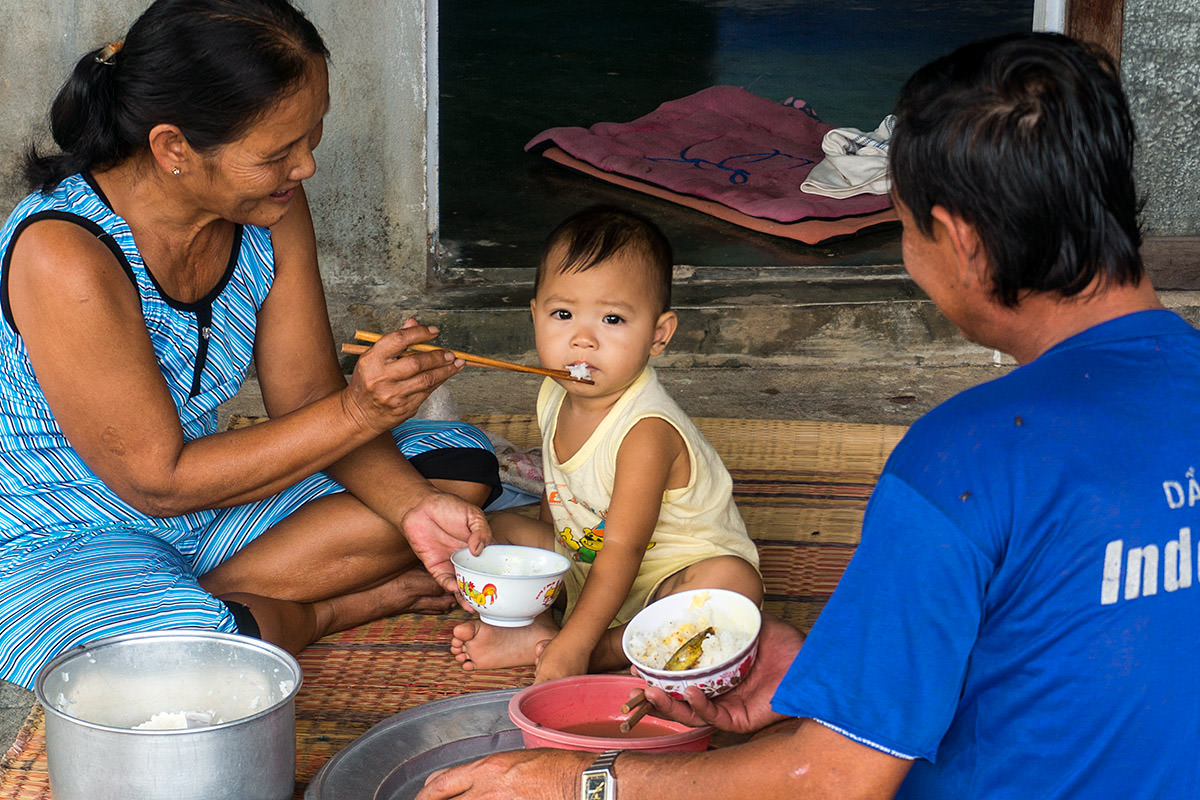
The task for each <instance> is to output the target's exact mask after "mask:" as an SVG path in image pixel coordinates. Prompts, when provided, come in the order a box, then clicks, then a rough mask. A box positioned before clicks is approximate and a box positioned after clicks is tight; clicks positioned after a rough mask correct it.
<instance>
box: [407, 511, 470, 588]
mask: <svg viewBox="0 0 1200 800" xmlns="http://www.w3.org/2000/svg"><path fill="white" fill-rule="evenodd" d="M401 529H402V530H403V531H404V536H405V538H406V539H407V540H408V546H409V547H411V548H412V551H413V553H415V554H416V556H417V558H419V559H421V563H422V564H424V565H425V569H427V570H429V574H430V575H432V576H433V579H434V580H436V581H437V582H438V583H439V584H440V585H441V586H442V588H444V589H445V590H446V591H448V592H456V591H457V590H458V583H457V581H456V580H455V578H454V565H453V564H452V563H450V556H452V555H454V553H455V552H456V551H458V550H461V549H462V548H464V547H466V548H468V549H470V551H471V553H472V554H473V555H479V553H480V551H482V550H483V548H484V546H485V545H487V544H489V543H490V542H491V541H492V531H491V528H489V527H488V524H487V519H486V518H485V517H484V515H483V511H481V510H480V509H479V507H478V506H474V505H472V504H470V503H468V502H467V501H465V500H462V499H460V498H458V497H456V496H455V495H452V494H447V493H445V492H430V493H429V494H427V495H425V497H423V498H422V499H421V500H420V501H419V502H418V503H417V504H416V505H415V506H413V507H412V508H411V509H409V511H408V513H406V514H405V515H404V519H403V520H402V521H401Z"/></svg>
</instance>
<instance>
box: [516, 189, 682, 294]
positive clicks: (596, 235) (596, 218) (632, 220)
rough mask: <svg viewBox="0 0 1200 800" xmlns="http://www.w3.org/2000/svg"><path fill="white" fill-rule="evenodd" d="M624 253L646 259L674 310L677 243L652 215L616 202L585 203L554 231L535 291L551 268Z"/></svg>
mask: <svg viewBox="0 0 1200 800" xmlns="http://www.w3.org/2000/svg"><path fill="white" fill-rule="evenodd" d="M621 252H631V253H634V254H636V255H639V256H642V257H643V258H644V259H645V262H646V265H647V266H648V267H649V268H650V270H651V273H650V275H649V277H650V279H651V283H652V284H653V286H654V287H655V291H656V294H657V299H658V300H659V301H660V303H661V305H662V310H663V311H667V310H669V309H670V308H671V271H672V269H673V267H674V265H675V256H674V254H673V253H672V251H671V243H670V242H668V241H667V237H666V236H665V235H664V234H663V232H662V231H661V230H659V227H658V226H657V225H655V224H654V223H653V222H651V221H650V220H649V219H647V218H646V217H643V216H642V215H641V214H635V213H634V212H632V211H626V210H625V209H623V208H618V207H616V206H592V207H590V208H585V209H584V210H582V211H579V212H576V213H575V214H572V215H571V216H569V217H567V218H566V219H565V220H563V221H562V222H561V223H560V224H559V225H558V227H557V228H555V229H554V230H553V231H551V233H550V235H549V236H548V237H546V243H545V244H544V245H542V254H541V257H540V258H538V268H537V277H536V279H535V280H534V286H533V290H534V293H535V294H536V293H537V290H538V289H539V288H540V287H541V285H542V279H543V278H544V277H545V275H546V274H547V273H548V272H553V273H554V274H561V273H565V272H583V271H585V270H588V269H591V268H592V267H594V266H596V265H597V264H599V263H600V262H601V261H605V260H606V259H609V258H612V257H613V256H615V255H617V254H618V253H621ZM551 256H554V257H555V259H554V260H555V263H554V264H551V263H550V258H551Z"/></svg>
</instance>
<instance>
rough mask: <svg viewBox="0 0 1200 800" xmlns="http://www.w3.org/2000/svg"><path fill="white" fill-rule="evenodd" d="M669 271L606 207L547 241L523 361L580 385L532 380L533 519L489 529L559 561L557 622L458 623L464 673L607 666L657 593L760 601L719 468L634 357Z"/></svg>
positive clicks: (655, 326) (615, 662)
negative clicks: (539, 476)
mask: <svg viewBox="0 0 1200 800" xmlns="http://www.w3.org/2000/svg"><path fill="white" fill-rule="evenodd" d="M672 264H673V256H672V253H671V246H670V244H669V243H668V242H667V240H666V237H665V236H664V235H663V234H662V232H661V231H660V230H659V229H658V228H657V226H655V225H654V223H652V222H650V221H649V220H647V219H645V218H643V217H641V216H638V215H636V214H633V213H630V212H628V211H623V210H621V209H617V208H612V207H595V208H589V209H586V210H584V211H581V212H579V213H577V214H575V215H574V216H572V217H570V218H569V219H567V220H566V221H565V222H563V223H562V224H561V225H559V226H558V227H557V228H556V229H555V230H554V232H553V233H551V234H550V236H549V238H548V239H547V241H546V244H545V246H544V247H543V249H542V254H541V259H540V261H539V263H538V271H537V279H536V282H535V285H534V299H533V301H532V302H531V303H530V308H531V310H532V312H533V328H534V335H535V338H536V340H537V351H538V357H539V359H540V360H541V362H542V364H543V365H544V366H546V367H551V368H555V369H567V370H571V371H572V372H573V373H578V372H582V371H583V370H585V369H586V371H587V373H588V374H589V375H590V378H591V380H592V381H594V383H592V384H587V383H582V382H579V381H574V380H570V379H551V378H547V379H546V381H545V383H544V384H543V385H542V389H541V392H540V394H539V395H538V403H537V413H538V423H539V425H540V426H541V431H542V448H543V456H542V460H543V465H544V470H545V481H546V491H545V494H544V495H543V496H542V507H541V515H540V519H532V518H529V517H523V516H520V515H517V514H511V513H510V514H497V515H495V516H494V517H493V518H492V531H493V533H494V535H495V538H496V541H498V542H508V543H512V544H523V545H532V546H536V547H542V548H545V549H553V550H557V551H558V552H560V553H563V554H565V555H567V556H568V557H570V558H571V559H572V567H571V570H570V572H568V573H567V578H566V590H567V592H566V606H565V610H564V612H563V616H562V620H563V622H562V627H561V629H560V628H559V627H558V625H557V624H556V623H555V621H554V617H553V614H552V612H546V613H545V614H543V615H542V616H540V617H539V618H538V619H537V620H536V621H535V622H534V623H533V624H532V625H530V626H527V627H524V628H498V627H493V626H490V625H487V624H485V623H484V622H482V621H479V620H471V621H469V622H463V623H461V624H459V625H457V626H456V627H455V629H454V633H453V639H452V641H451V646H450V649H451V652H453V653H454V655H455V658H456V659H457V660H458V661H459V662H460V663H461V664H462V666H463V669H466V670H472V669H488V668H493V667H507V666H518V665H524V664H536V665H537V672H536V681H538V682H541V681H546V680H551V679H554V678H562V677H566V676H568V675H579V674H583V673H586V672H589V671H591V672H598V671H608V670H614V669H619V668H621V667H624V666H626V665H627V664H628V663H629V662H628V660H627V659H626V658H625V655H624V653H623V652H622V650H621V634H622V632H623V630H624V627H625V625H626V623H628V622H629V620H630V619H631V618H632V617H633V616H634V615H635V614H636V613H637V612H638V611H639V610H640V609H641V608H642V607H644V606H645V605H646V604H648V603H650V602H653V601H654V600H657V599H659V598H660V597H664V596H666V595H669V594H674V593H676V592H680V591H683V590H685V589H697V588H721V589H731V590H733V591H736V592H740V593H742V594H744V595H746V596H747V597H749V598H750V599H752V600H754V601H755V602H756V603H761V602H762V596H763V585H762V578H761V576H760V574H759V571H758V552H757V550H756V549H755V546H754V543H753V542H752V541H751V540H750V538H749V536H748V535H747V533H746V526H745V524H744V523H743V522H742V517H741V515H740V514H739V513H738V510H737V507H736V506H735V505H734V503H733V493H732V480H731V479H730V477H729V473H728V471H727V470H726V469H725V466H724V465H723V464H722V463H721V460H720V457H719V456H718V455H717V454H716V452H715V451H714V450H713V448H712V446H711V445H710V444H709V443H708V442H707V441H706V440H705V439H704V437H703V436H702V435H701V434H700V432H699V431H698V430H697V429H696V426H695V425H694V424H693V423H692V422H691V420H689V419H688V417H687V415H686V414H684V413H683V411H682V410H680V408H679V406H678V405H676V404H675V401H674V400H672V399H671V397H670V396H669V395H668V394H667V393H666V391H665V390H664V389H663V388H662V386H661V385H660V384H659V382H658V378H657V377H656V375H655V372H654V369H653V368H651V367H649V366H648V365H647V364H648V362H649V360H650V357H651V356H655V355H659V354H660V353H662V352H663V350H664V349H665V348H666V346H667V343H668V342H669V341H670V340H671V336H672V335H673V334H674V333H675V328H676V325H677V324H678V317H677V316H676V314H675V312H674V311H671V310H670V304H671V269H672Z"/></svg>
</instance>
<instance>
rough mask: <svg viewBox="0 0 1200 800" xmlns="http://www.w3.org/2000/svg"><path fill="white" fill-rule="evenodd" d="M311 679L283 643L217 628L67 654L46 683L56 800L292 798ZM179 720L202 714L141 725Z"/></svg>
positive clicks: (117, 640)
mask: <svg viewBox="0 0 1200 800" xmlns="http://www.w3.org/2000/svg"><path fill="white" fill-rule="evenodd" d="M300 679H301V676H300V665H299V664H298V663H296V659H294V658H292V657H291V656H290V655H289V654H288V653H286V652H285V651H283V650H281V649H279V648H278V647H275V646H274V645H271V644H267V643H266V642H261V641H259V640H257V639H250V638H247V637H244V636H233V635H231V634H227V633H217V632H215V631H200V630H178V631H162V632H154V633H136V634H127V635H123V636H113V637H109V638H107V639H100V640H97V641H95V642H91V643H88V644H85V645H81V646H79V647H76V648H73V649H71V650H69V651H67V652H64V653H62V654H60V655H59V656H57V657H56V658H55V659H54V660H53V661H51V662H50V663H49V664H47V665H46V667H45V668H44V669H43V670H42V673H41V675H39V677H38V681H37V686H36V692H37V697H38V700H39V701H40V702H41V703H42V705H43V706H44V707H45V709H46V754H47V759H48V762H49V768H50V791H51V793H52V794H53V796H54V800H106V799H107V798H112V799H113V800H118V798H119V800H131V799H132V798H136V799H137V800H159V799H160V798H161V800H192V799H193V798H194V799H195V800H287V798H290V797H292V793H293V790H294V785H295V770H296V709H295V697H296V691H297V690H298V689H299V688H300ZM178 712H199V713H198V714H197V713H192V714H190V715H189V716H190V717H191V719H192V721H191V723H189V724H193V725H199V727H190V728H186V729H174V730H145V729H139V728H137V727H136V726H138V725H139V724H143V723H148V722H149V721H150V720H151V719H152V718H153V717H154V716H155V715H156V714H158V715H174V714H177V713H178ZM209 714H211V719H212V722H211V724H208V720H207V719H206V717H208V716H209ZM160 719H161V717H160Z"/></svg>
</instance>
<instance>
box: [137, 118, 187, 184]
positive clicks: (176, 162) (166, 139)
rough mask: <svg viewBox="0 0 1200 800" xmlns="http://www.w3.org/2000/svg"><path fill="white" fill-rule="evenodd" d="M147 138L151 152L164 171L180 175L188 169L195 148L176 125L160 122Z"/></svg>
mask: <svg viewBox="0 0 1200 800" xmlns="http://www.w3.org/2000/svg"><path fill="white" fill-rule="evenodd" d="M147 138H148V141H149V144H150V153H151V154H152V155H153V156H154V160H155V161H156V162H158V166H159V167H160V168H161V169H162V171H163V172H166V173H169V174H173V175H179V174H180V173H182V172H186V171H187V169H188V166H189V161H190V157H191V155H192V153H193V150H192V147H191V145H189V144H188V140H187V137H185V136H184V135H183V131H181V130H179V128H178V127H176V126H175V125H168V124H166V123H160V124H158V125H155V126H154V127H153V128H151V129H150V135H149V137H147ZM176 170H178V172H176Z"/></svg>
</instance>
